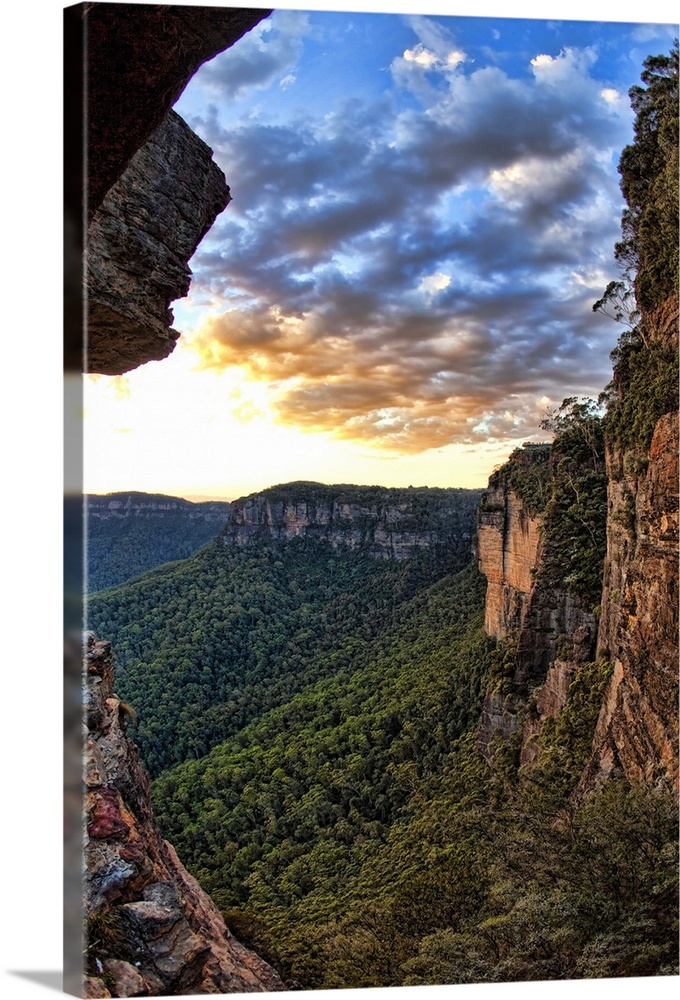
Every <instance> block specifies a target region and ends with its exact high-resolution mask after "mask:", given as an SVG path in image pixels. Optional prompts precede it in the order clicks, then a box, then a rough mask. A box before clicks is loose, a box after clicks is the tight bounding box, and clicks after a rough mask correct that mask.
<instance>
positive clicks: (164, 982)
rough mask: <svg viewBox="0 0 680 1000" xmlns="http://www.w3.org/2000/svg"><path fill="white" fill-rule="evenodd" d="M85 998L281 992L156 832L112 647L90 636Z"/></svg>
mask: <svg viewBox="0 0 680 1000" xmlns="http://www.w3.org/2000/svg"><path fill="white" fill-rule="evenodd" d="M85 671H86V689H85V718H86V724H87V729H86V738H85V755H84V782H85V845H84V862H85V873H86V874H85V882H84V908H85V916H86V928H87V929H86V942H85V944H86V975H85V980H84V995H85V996H90V997H108V996H120V997H126V996H167V995H178V994H180V995H181V994H186V993H204V994H205V993H245V992H266V991H272V990H280V989H283V984H282V982H281V980H280V978H279V976H278V975H277V973H276V972H274V970H273V969H272V968H270V966H268V965H267V964H266V963H265V962H263V961H262V960H261V959H259V958H258V957H257V956H256V955H254V954H253V953H252V952H250V951H248V950H247V949H246V948H244V947H243V946H242V945H240V944H239V943H238V942H237V941H236V940H235V939H234V938H233V937H232V935H231V934H230V932H229V931H228V930H227V928H226V926H225V924H224V921H223V919H222V916H221V914H220V912H219V910H218V909H217V908H216V906H215V905H214V904H213V903H212V901H211V900H210V899H209V897H208V896H207V895H206V894H205V893H204V892H203V890H202V889H200V888H199V886H198V884H197V882H196V881H195V880H194V879H193V878H192V877H191V876H190V875H189V874H188V872H187V871H186V869H185V868H184V867H183V865H182V863H181V862H180V860H179V859H178V857H177V855H176V853H175V851H174V850H173V848H172V847H171V845H170V844H168V843H167V842H165V841H164V840H163V838H162V837H161V835H160V832H159V830H158V827H157V826H156V823H155V820H154V816H153V812H152V809H151V804H150V797H149V781H148V778H147V776H146V773H145V771H144V770H143V768H142V766H141V764H140V762H139V757H138V755H137V751H136V749H135V747H134V744H133V743H132V742H131V740H130V739H129V737H128V735H127V731H126V729H127V720H128V719H129V715H128V712H129V710H128V709H127V708H126V706H124V705H123V704H122V703H121V702H120V701H119V699H118V698H117V697H116V696H115V694H114V692H113V681H114V673H113V658H112V654H111V647H110V644H109V643H108V642H97V641H95V639H94V637H93V636H92V634H86V636H85Z"/></svg>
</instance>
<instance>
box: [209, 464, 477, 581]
mask: <svg viewBox="0 0 680 1000" xmlns="http://www.w3.org/2000/svg"><path fill="white" fill-rule="evenodd" d="M478 497H479V491H477V490H462V489H429V488H427V487H418V488H415V487H411V488H408V489H390V488H388V487H363V486H346V485H339V486H326V485H322V484H321V483H289V484H286V485H284V486H278V487H273V488H271V489H268V490H264V491H262V492H261V493H255V494H251V495H250V496H247V497H243V498H241V499H239V500H234V501H233V502H232V504H231V507H230V510H229V516H228V518H227V523H226V524H225V526H224V529H223V531H222V535H221V542H222V544H223V545H227V546H231V545H235V546H247V545H249V544H252V543H261V542H290V541H295V540H298V541H300V542H302V541H305V540H306V541H309V542H325V543H327V544H328V545H330V546H331V547H332V548H334V549H345V550H351V551H353V550H359V549H360V550H362V551H363V552H365V553H366V554H368V555H369V556H373V557H375V558H379V559H396V560H405V559H409V558H412V557H413V556H415V555H417V554H419V553H426V552H428V551H431V552H437V553H438V554H442V555H445V554H446V553H448V552H450V554H451V561H452V563H453V562H456V561H460V559H461V558H464V561H467V558H468V553H469V550H470V546H471V543H472V539H473V536H474V519H475V505H476V502H477V499H478Z"/></svg>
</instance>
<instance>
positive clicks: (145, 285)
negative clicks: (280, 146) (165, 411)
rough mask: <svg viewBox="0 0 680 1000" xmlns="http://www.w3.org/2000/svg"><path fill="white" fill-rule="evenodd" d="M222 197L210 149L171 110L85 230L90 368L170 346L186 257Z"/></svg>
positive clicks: (133, 361) (119, 365)
mask: <svg viewBox="0 0 680 1000" xmlns="http://www.w3.org/2000/svg"><path fill="white" fill-rule="evenodd" d="M229 198H230V196H229V188H228V187H227V184H226V181H225V178H224V174H223V173H222V171H221V170H220V169H219V167H218V166H217V164H215V163H214V162H213V159H212V150H211V149H210V148H209V147H208V146H207V145H206V144H205V143H204V142H203V141H202V140H201V139H199V138H198V136H197V135H195V133H194V132H192V131H191V129H190V128H189V126H188V125H187V124H186V122H184V121H183V120H182V118H180V117H179V115H177V114H175V113H174V112H170V113H169V114H168V115H167V117H166V118H165V119H164V120H163V122H162V123H161V125H160V126H159V127H158V128H157V129H156V131H155V132H154V133H153V135H152V136H151V138H150V139H149V140H148V142H147V143H146V144H145V145H144V146H143V147H142V148H141V149H140V150H139V151H138V152H137V153H135V155H134V156H133V157H132V160H131V161H130V163H129V165H128V167H127V169H126V170H125V172H124V173H123V175H122V176H121V177H120V179H119V180H118V181H117V182H116V183H115V184H114V186H113V187H112V188H111V190H110V191H109V193H108V194H107V195H106V197H105V198H104V200H103V202H102V204H101V206H100V208H99V210H98V212H97V213H96V215H95V217H94V219H93V221H92V223H91V225H90V227H89V230H88V236H87V252H86V262H87V268H86V295H87V351H86V363H87V369H88V371H92V372H100V373H103V374H106V375H120V374H122V373H123V372H126V371H129V370H130V369H131V368H135V367H136V366H137V365H139V364H140V363H142V362H143V361H151V360H160V359H161V358H164V357H166V356H167V355H168V354H169V353H170V352H171V351H172V349H173V348H174V346H175V342H176V340H177V338H178V337H179V333H178V331H177V330H174V329H173V328H172V322H173V314H172V310H171V309H170V303H171V302H172V301H173V300H174V299H179V298H183V297H184V296H185V295H186V294H187V293H188V291H189V285H190V282H191V269H190V268H189V265H188V261H189V259H190V258H191V257H192V255H193V253H194V251H195V249H196V247H197V246H198V244H199V243H200V241H201V240H202V238H203V236H204V235H205V234H206V232H207V231H208V229H209V228H210V226H211V225H212V223H213V221H214V219H215V217H216V216H217V215H218V214H219V213H220V212H221V211H222V210H223V209H224V208H226V206H227V204H228V202H229Z"/></svg>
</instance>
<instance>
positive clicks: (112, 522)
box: [78, 492, 229, 592]
mask: <svg viewBox="0 0 680 1000" xmlns="http://www.w3.org/2000/svg"><path fill="white" fill-rule="evenodd" d="M78 508H80V503H78ZM228 511H229V504H228V503H227V502H226V501H219V500H209V501H203V502H199V503H193V502H191V501H189V500H183V499H182V498H181V497H170V496H163V495H161V494H152V493H138V492H132V493H109V494H106V495H105V496H94V495H90V496H88V497H87V498H86V501H85V513H86V517H87V567H88V574H87V581H86V586H87V590H88V591H89V592H94V591H97V590H104V589H106V588H107V587H115V586H117V585H118V584H120V583H123V582H125V581H126V580H131V579H132V578H133V577H135V576H139V574H140V573H145V572H146V571H147V570H150V569H153V568H154V567H155V566H159V565H161V563H168V562H174V561H175V560H176V559H186V558H188V557H189V556H191V555H193V554H194V553H195V552H198V550H199V549H201V548H202V547H203V546H204V545H206V544H207V543H208V542H211V541H212V540H213V539H214V538H216V536H217V535H218V533H219V531H220V528H221V527H222V525H223V524H224V522H225V520H226V518H227V514H228Z"/></svg>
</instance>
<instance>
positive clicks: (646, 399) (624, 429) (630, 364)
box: [600, 333, 678, 454]
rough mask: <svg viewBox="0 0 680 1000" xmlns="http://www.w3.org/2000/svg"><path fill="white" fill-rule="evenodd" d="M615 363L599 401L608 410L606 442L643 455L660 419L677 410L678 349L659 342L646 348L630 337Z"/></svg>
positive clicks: (614, 354) (621, 342)
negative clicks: (612, 373)
mask: <svg viewBox="0 0 680 1000" xmlns="http://www.w3.org/2000/svg"><path fill="white" fill-rule="evenodd" d="M612 360H613V362H614V377H613V379H612V381H611V382H610V383H609V385H608V386H607V388H606V389H605V391H604V393H603V394H602V396H601V397H600V398H601V400H602V402H604V403H606V406H607V414H606V417H605V424H604V426H605V433H606V435H607V439H608V440H609V441H611V442H612V443H613V444H616V445H617V446H618V447H619V448H621V449H622V450H628V449H631V450H636V451H638V452H641V453H643V454H644V453H645V452H647V451H648V450H649V445H650V443H651V440H652V435H653V433H654V428H655V427H656V424H657V422H658V421H659V419H660V418H661V417H662V416H663V415H664V414H665V413H671V412H673V411H674V410H677V408H678V349H677V347H675V346H673V345H672V344H668V343H659V342H658V341H653V342H651V343H649V344H647V345H645V344H644V343H643V342H642V340H641V338H640V337H639V336H638V335H637V334H635V333H629V334H628V335H626V336H623V337H621V338H620V340H619V344H618V347H617V348H616V350H614V351H613V352H612Z"/></svg>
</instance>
